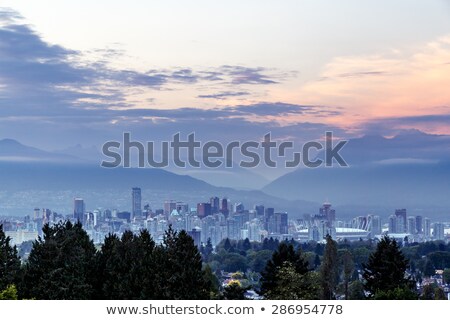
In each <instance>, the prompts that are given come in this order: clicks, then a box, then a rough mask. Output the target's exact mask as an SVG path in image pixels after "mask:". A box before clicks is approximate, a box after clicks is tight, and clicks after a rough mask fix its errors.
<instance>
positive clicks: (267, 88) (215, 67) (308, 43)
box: [0, 0, 450, 150]
mask: <svg viewBox="0 0 450 320" xmlns="http://www.w3.org/2000/svg"><path fill="white" fill-rule="evenodd" d="M449 87H450V1H448V0H429V1H421V0H398V1H387V0H381V1H362V0H343V1H324V0H316V1H306V0H303V1H302V0H298V1H290V0H286V1H264V0H263V1H261V0H259V1H245V3H243V1H234V0H231V1H224V2H221V3H218V2H217V1H189V2H187V1H171V0H169V1H151V2H150V1H135V0H129V1H127V2H126V4H125V3H124V2H123V1H115V0H109V1H103V0H102V1H95V2H93V1H85V0H81V1H76V2H73V1H71V2H69V1H50V0H47V1H39V2H37V1H22V0H14V1H10V0H3V1H2V4H1V9H0V139H2V138H13V139H17V140H19V141H21V142H22V143H25V144H29V145H33V146H36V147H39V148H43V149H46V150H57V149H64V148H66V147H69V146H73V145H75V144H82V145H83V146H91V145H95V146H100V145H101V144H103V143H104V142H105V141H107V140H112V139H119V138H120V136H121V135H122V133H123V132H124V131H127V132H131V133H132V135H133V137H135V138H136V139H141V140H144V141H147V140H152V139H153V140H161V139H167V138H168V137H169V136H171V135H173V134H174V133H176V132H178V131H180V132H182V133H186V134H187V133H190V132H196V133H198V136H199V137H200V138H202V139H209V140H211V139H217V140H219V141H222V140H232V139H239V140H244V139H256V138H261V137H262V136H263V135H264V134H265V133H266V132H269V131H270V132H273V133H274V135H275V137H276V138H277V139H280V140H286V139H292V140H300V141H305V140H309V139H318V138H319V137H321V136H322V135H323V133H324V131H325V130H333V131H334V132H335V135H336V137H339V138H351V137H361V136H363V135H372V134H379V135H383V136H385V137H392V136H394V135H396V134H398V133H399V132H403V131H408V130H421V131H423V132H426V133H429V134H439V135H450V126H449V125H448V124H449V123H450V90H448V88H449Z"/></svg>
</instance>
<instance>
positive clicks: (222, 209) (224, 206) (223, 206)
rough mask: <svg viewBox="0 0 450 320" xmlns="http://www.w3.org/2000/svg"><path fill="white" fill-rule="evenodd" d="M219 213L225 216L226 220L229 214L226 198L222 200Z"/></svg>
mask: <svg viewBox="0 0 450 320" xmlns="http://www.w3.org/2000/svg"><path fill="white" fill-rule="evenodd" d="M220 212H221V213H223V215H224V216H225V218H228V214H229V213H230V211H229V209H228V199H227V198H223V199H222V204H221V207H220Z"/></svg>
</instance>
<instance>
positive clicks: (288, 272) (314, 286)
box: [265, 261, 321, 300]
mask: <svg viewBox="0 0 450 320" xmlns="http://www.w3.org/2000/svg"><path fill="white" fill-rule="evenodd" d="M276 278H277V285H276V286H275V287H273V288H272V289H271V290H269V291H268V292H266V294H265V298H266V299H269V300H316V299H319V298H320V293H321V288H320V276H319V274H318V273H317V272H307V273H305V274H299V273H297V272H296V270H295V267H294V266H293V265H292V263H291V262H287V261H286V262H284V264H283V266H282V267H281V268H280V269H279V270H278V273H277V277H276Z"/></svg>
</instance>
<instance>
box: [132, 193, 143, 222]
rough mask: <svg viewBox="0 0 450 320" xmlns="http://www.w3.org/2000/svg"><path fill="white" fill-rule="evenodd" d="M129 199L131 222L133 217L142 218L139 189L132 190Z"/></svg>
mask: <svg viewBox="0 0 450 320" xmlns="http://www.w3.org/2000/svg"><path fill="white" fill-rule="evenodd" d="M131 198H132V204H131V205H132V208H131V220H133V218H135V217H142V199H141V188H133V189H132V191H131Z"/></svg>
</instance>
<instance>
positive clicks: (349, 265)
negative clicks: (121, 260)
mask: <svg viewBox="0 0 450 320" xmlns="http://www.w3.org/2000/svg"><path fill="white" fill-rule="evenodd" d="M354 269H355V268H354V262H353V257H352V254H351V252H350V251H348V250H344V251H343V253H342V278H343V281H344V294H345V299H346V300H347V299H348V285H349V282H350V279H351V277H352V274H353V270H354Z"/></svg>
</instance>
